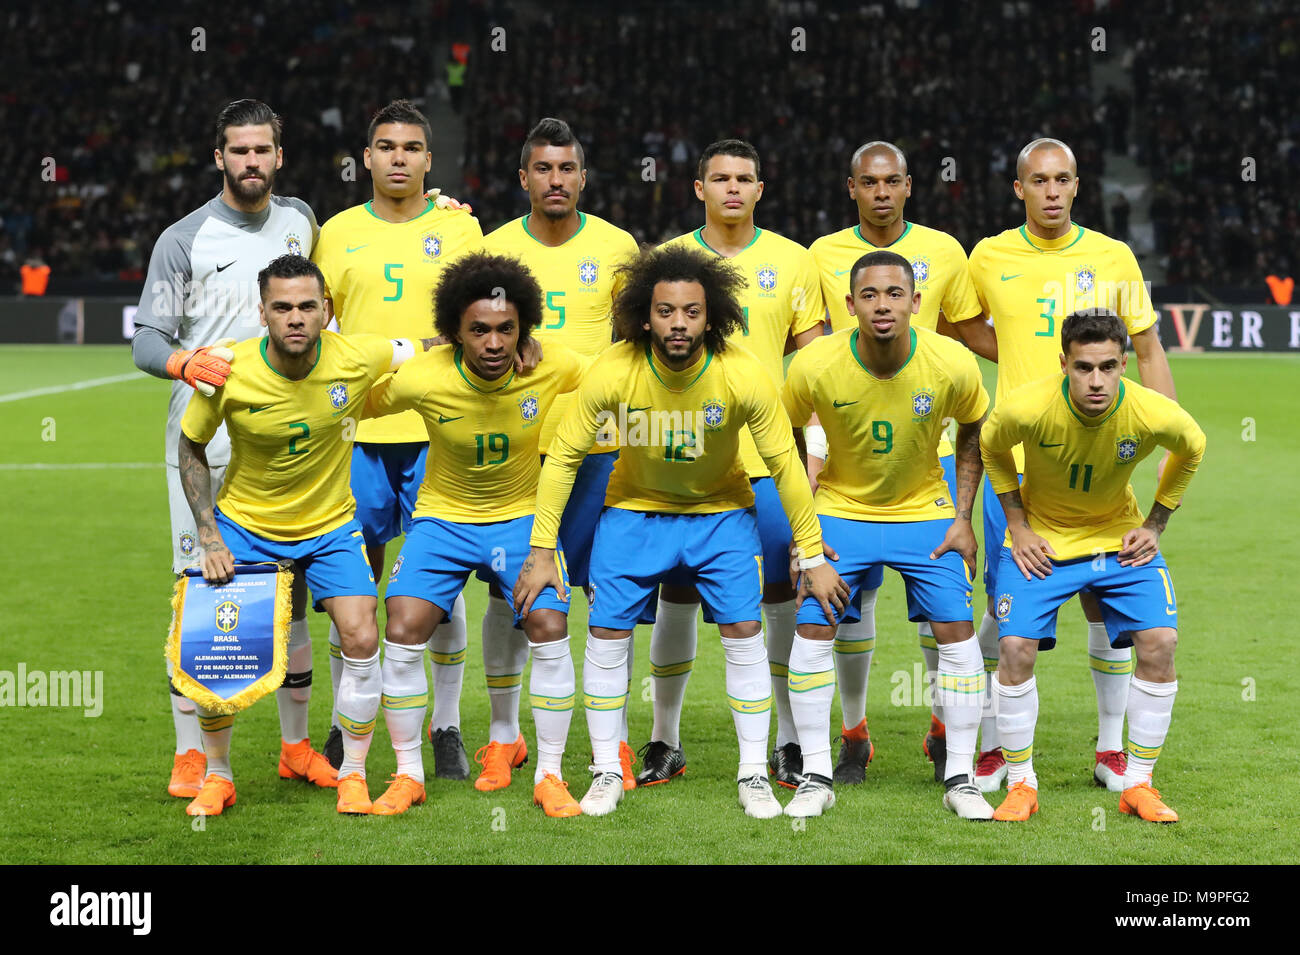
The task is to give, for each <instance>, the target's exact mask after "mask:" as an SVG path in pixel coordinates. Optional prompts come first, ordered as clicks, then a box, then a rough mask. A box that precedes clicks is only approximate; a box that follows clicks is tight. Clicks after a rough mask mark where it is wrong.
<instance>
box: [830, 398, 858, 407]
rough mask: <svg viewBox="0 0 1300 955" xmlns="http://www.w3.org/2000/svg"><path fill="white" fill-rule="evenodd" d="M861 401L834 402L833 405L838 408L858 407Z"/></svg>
mask: <svg viewBox="0 0 1300 955" xmlns="http://www.w3.org/2000/svg"><path fill="white" fill-rule="evenodd" d="M860 400H861V399H855V400H854V401H832V402H831V404H832V405H834V406H835V407H836V408H847V407H848V406H849V405H856V404H857V403H858V401H860Z"/></svg>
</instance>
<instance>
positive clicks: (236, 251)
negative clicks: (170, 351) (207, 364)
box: [135, 195, 319, 467]
mask: <svg viewBox="0 0 1300 955" xmlns="http://www.w3.org/2000/svg"><path fill="white" fill-rule="evenodd" d="M318 231H319V229H318V227H317V225H316V217H315V216H314V215H312V211H311V209H310V208H309V207H308V206H307V203H305V202H303V201H302V200H301V199H291V198H287V197H285V196H271V202H270V204H269V205H268V206H267V207H266V208H265V209H263V210H262V211H261V212H253V213H248V212H239V211H237V210H235V209H232V208H230V206H228V205H226V204H225V203H224V202H223V201H222V200H221V196H219V195H218V196H216V197H215V198H213V199H210V200H209V201H208V202H207V203H205V204H204V205H202V206H200V207H199V208H198V209H195V210H194V211H193V212H191V213H190V214H189V215H187V216H186V217H185V218H183V219H181V220H180V221H178V222H174V223H172V224H171V225H170V226H168V227H167V229H166V231H164V232H163V234H162V235H161V236H159V237H158V242H157V244H156V245H154V247H153V254H152V255H150V257H149V274H148V276H147V278H146V279H145V283H144V292H143V293H142V294H141V296H140V307H139V309H138V310H137V311H136V314H135V323H136V325H137V326H139V325H148V326H149V327H150V328H156V329H158V330H159V331H160V332H162V333H163V334H164V335H166V336H167V337H168V338H169V339H170V340H171V341H172V342H173V343H174V344H175V346H176V347H178V348H185V349H188V348H199V347H202V346H203V345H211V344H212V343H213V342H215V341H217V340H218V339H221V338H234V339H238V340H242V339H245V338H257V337H261V335H262V334H263V328H262V325H261V322H260V321H259V319H258V316H257V304H258V302H259V300H260V297H259V295H258V291H257V273H258V272H260V271H261V270H262V269H264V268H265V267H266V265H267V263H268V262H270V261H271V260H272V259H274V258H276V257H277V256H280V255H284V254H285V253H289V252H292V253H295V254H297V255H303V256H307V257H310V256H311V252H312V248H313V247H314V246H315V244H316V235H317V233H318ZM193 394H194V389H193V388H191V387H190V386H189V385H187V384H185V382H183V381H177V382H173V383H172V393H171V401H170V402H169V404H168V406H167V437H166V441H167V447H166V459H167V463H168V464H171V465H175V464H176V463H177V460H176V443H177V441H179V440H180V434H181V418H182V416H183V415H184V414H185V407H186V405H188V404H189V402H190V396H191V395H193ZM207 455H208V463H209V464H210V465H212V466H213V467H221V466H223V465H225V464H228V463H229V462H230V439H229V438H228V437H227V435H226V426H225V425H224V424H223V425H222V426H221V428H220V429H219V430H218V431H217V433H216V435H215V436H213V438H212V441H211V442H209V444H208V449H207Z"/></svg>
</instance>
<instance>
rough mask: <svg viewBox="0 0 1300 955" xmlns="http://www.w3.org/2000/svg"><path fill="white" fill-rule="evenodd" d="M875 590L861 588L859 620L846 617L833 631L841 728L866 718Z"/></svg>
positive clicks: (874, 647)
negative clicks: (851, 620)
mask: <svg viewBox="0 0 1300 955" xmlns="http://www.w3.org/2000/svg"><path fill="white" fill-rule="evenodd" d="M879 593H880V591H879V590H864V591H863V592H862V619H861V620H857V621H854V622H853V623H850V622H849V621H847V620H846V621H844V622H843V623H841V624H840V626H839V629H838V630H836V631H835V641H834V643H835V675H836V677H837V678H838V681H839V686H840V710H841V712H842V714H843V723H844V728H845V729H853V728H854V727H855V726H857V725H858V724H859V723H861V722H862V721H863V720H864V719H866V718H867V682H868V680H869V678H870V676H871V656H872V653H873V652H874V651H875V649H876V595H877V594H879ZM827 745H829V744H827ZM801 748H802V744H801Z"/></svg>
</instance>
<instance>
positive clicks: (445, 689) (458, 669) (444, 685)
mask: <svg viewBox="0 0 1300 955" xmlns="http://www.w3.org/2000/svg"><path fill="white" fill-rule="evenodd" d="M512 620H513V618H512ZM468 643H469V640H468V635H467V628H466V625H465V595H464V594H460V595H458V596H457V597H456V602H455V603H454V604H452V607H451V616H450V617H448V618H447V619H446V620H444V621H443V622H442V623H440V624H439V625H438V626H437V627H436V628H435V629H434V631H433V636H431V637H430V638H429V642H428V644H427V646H428V648H429V665H430V669H432V670H433V713H432V714H431V715H430V716H429V729H431V730H445V729H448V728H449V727H452V726H455V727H459V726H460V691H461V686H462V685H463V683H464V682H465V648H466V647H467V646H468Z"/></svg>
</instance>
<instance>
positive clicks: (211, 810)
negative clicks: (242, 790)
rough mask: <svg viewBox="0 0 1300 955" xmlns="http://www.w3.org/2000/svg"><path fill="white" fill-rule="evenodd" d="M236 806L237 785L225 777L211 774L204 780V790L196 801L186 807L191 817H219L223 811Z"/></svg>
mask: <svg viewBox="0 0 1300 955" xmlns="http://www.w3.org/2000/svg"><path fill="white" fill-rule="evenodd" d="M234 804H235V784H234V783H232V782H231V781H230V780H229V779H227V778H226V777H225V776H218V775H217V774H216V773H210V774H209V775H208V778H207V779H205V780H203V788H202V789H200V790H199V794H198V795H197V796H195V797H194V800H193V801H192V802H191V803H190V804H189V805H188V806H186V807H185V812H186V813H187V814H188V815H191V816H219V815H221V812H222V810H224V809H228V808H229V807H231V806H233V805H234Z"/></svg>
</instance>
